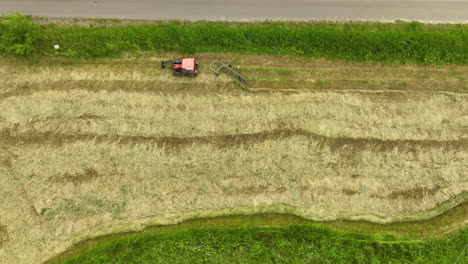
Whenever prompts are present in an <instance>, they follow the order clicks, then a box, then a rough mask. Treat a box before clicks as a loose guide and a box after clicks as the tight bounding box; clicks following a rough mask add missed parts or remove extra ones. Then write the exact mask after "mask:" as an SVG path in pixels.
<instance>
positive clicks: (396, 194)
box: [386, 185, 440, 199]
mask: <svg viewBox="0 0 468 264" xmlns="http://www.w3.org/2000/svg"><path fill="white" fill-rule="evenodd" d="M438 190H440V186H439V185H436V186H434V187H433V188H430V189H429V188H422V187H418V188H413V189H409V190H399V191H393V192H391V193H390V194H389V195H388V196H387V197H386V198H389V199H422V198H423V197H424V196H427V195H429V196H430V195H434V194H435V193H436V192H437V191H438Z"/></svg>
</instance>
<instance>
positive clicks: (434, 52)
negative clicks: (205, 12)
mask: <svg viewBox="0 0 468 264" xmlns="http://www.w3.org/2000/svg"><path fill="white" fill-rule="evenodd" d="M467 29H468V25H464V24H459V25H437V26H436V25H425V24H421V23H418V22H411V23H403V24H393V23H387V24H385V23H363V22H349V23H311V22H252V23H228V22H180V21H172V22H154V23H152V24H139V25H126V26H113V27H112V26H105V24H104V25H102V23H101V24H100V23H96V26H89V27H85V26H76V25H75V26H73V25H56V24H36V23H34V22H32V21H31V19H30V18H29V17H25V16H22V15H20V14H16V15H11V16H8V17H4V21H2V22H1V23H0V54H4V55H30V56H32V55H35V56H67V57H91V58H92V57H118V56H120V55H121V54H122V52H124V51H176V52H181V53H185V54H191V53H195V52H243V53H251V54H283V55H300V56H309V57H324V58H330V59H344V60H356V61H366V62H375V61H379V62H389V63H423V64H445V63H452V64H466V63H467V62H468V61H467V56H468V55H467V54H468V34H467ZM55 44H58V45H60V49H59V50H55V49H54V45H55Z"/></svg>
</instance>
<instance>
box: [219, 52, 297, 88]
mask: <svg viewBox="0 0 468 264" xmlns="http://www.w3.org/2000/svg"><path fill="white" fill-rule="evenodd" d="M210 69H211V71H213V72H214V74H216V76H219V75H220V74H221V71H223V72H225V73H227V74H228V75H229V76H231V77H232V78H233V79H234V80H235V81H236V82H237V83H238V84H239V85H240V86H241V87H242V88H243V89H245V90H247V91H250V92H298V91H299V90H297V89H271V88H252V87H250V85H249V84H248V83H247V78H245V77H244V75H242V74H240V73H238V72H236V71H235V70H234V69H232V65H231V64H227V63H224V62H222V61H220V60H219V59H215V60H214V61H212V62H211V64H210Z"/></svg>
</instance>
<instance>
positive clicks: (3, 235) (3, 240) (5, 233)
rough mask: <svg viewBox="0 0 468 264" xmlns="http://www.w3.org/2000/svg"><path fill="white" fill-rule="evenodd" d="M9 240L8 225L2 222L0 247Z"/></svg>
mask: <svg viewBox="0 0 468 264" xmlns="http://www.w3.org/2000/svg"><path fill="white" fill-rule="evenodd" d="M7 241H8V231H7V227H6V225H2V224H0V248H1V247H2V246H3V244H5V243H6V242H7Z"/></svg>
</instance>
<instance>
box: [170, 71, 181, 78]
mask: <svg viewBox="0 0 468 264" xmlns="http://www.w3.org/2000/svg"><path fill="white" fill-rule="evenodd" d="M172 75H173V76H177V77H179V76H182V75H183V74H182V73H181V72H178V71H174V72H172Z"/></svg>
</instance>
